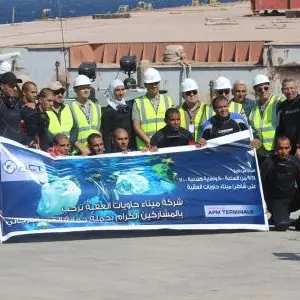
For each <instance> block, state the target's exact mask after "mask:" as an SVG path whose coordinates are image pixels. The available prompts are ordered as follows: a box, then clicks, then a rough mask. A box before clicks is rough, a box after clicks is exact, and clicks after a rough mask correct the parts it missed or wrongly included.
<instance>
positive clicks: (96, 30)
mask: <svg viewBox="0 0 300 300" xmlns="http://www.w3.org/2000/svg"><path fill="white" fill-rule="evenodd" d="M95 13H97V12H95ZM207 18H230V20H232V21H235V22H236V23H237V24H236V25H205V23H206V19H207ZM63 27H64V36H65V40H66V42H89V43H102V42H106V43H107V42H144V41H147V42H151V41H153V42H164V41H165V42H170V41H226V40H231V41H236V40H262V41H278V40H279V41H296V42H299V29H300V22H299V19H286V18H285V16H280V17H278V16H253V15H252V12H251V9H250V3H249V2H248V1H247V2H241V3H230V4H227V5H225V4H224V5H220V6H218V7H212V6H200V7H194V8H193V7H188V8H178V9H164V10H161V11H153V12H135V13H132V17H131V18H130V19H118V20H117V19H114V20H92V18H91V17H80V18H70V19H66V20H64V22H63ZM0 35H1V40H0V46H9V45H26V44H39V43H41V44H45V43H55V42H59V43H60V42H61V28H60V22H59V21H58V20H56V21H55V20H54V21H37V22H30V23H22V24H15V25H2V26H0ZM44 46H45V45H44Z"/></svg>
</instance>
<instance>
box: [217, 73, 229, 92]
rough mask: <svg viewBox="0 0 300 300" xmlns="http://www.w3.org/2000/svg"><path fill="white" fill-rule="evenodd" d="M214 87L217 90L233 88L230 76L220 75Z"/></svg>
mask: <svg viewBox="0 0 300 300" xmlns="http://www.w3.org/2000/svg"><path fill="white" fill-rule="evenodd" d="M214 89H215V90H225V89H231V82H230V80H229V79H228V78H226V77H224V76H220V77H218V78H217V80H216V81H215V85H214Z"/></svg>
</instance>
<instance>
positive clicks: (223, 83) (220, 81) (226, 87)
mask: <svg viewBox="0 0 300 300" xmlns="http://www.w3.org/2000/svg"><path fill="white" fill-rule="evenodd" d="M231 90H232V85H231V82H230V80H229V79H228V78H226V77H224V76H220V77H218V78H217V79H216V80H215V82H214V92H215V95H216V96H224V97H225V98H226V99H227V100H228V103H229V112H231V113H235V114H244V110H243V105H242V104H241V103H238V102H236V101H231V99H230V98H231V93H230V92H231ZM214 115H215V112H214V109H213V107H212V105H206V108H205V118H206V120H209V119H210V118H211V117H212V116H214Z"/></svg>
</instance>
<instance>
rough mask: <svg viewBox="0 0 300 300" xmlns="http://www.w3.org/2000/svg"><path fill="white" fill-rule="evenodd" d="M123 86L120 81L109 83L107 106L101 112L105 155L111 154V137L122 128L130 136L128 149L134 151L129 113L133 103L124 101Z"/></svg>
mask: <svg viewBox="0 0 300 300" xmlns="http://www.w3.org/2000/svg"><path fill="white" fill-rule="evenodd" d="M124 94H125V86H124V83H123V82H122V81H121V80H120V79H115V80H113V81H111V83H110V84H109V87H108V95H107V104H108V106H106V107H104V108H103V110H102V120H101V132H102V135H103V141H104V147H105V152H106V153H111V152H112V135H113V131H114V130H115V129H117V128H124V129H126V130H127V131H128V133H129V135H130V142H129V149H131V150H134V149H135V144H134V138H133V134H132V133H133V127H132V120H131V112H132V105H133V101H127V102H126V101H125V99H124Z"/></svg>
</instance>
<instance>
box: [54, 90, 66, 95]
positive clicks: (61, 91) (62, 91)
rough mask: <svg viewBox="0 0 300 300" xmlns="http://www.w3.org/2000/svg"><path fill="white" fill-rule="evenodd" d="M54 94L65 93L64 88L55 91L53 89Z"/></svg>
mask: <svg viewBox="0 0 300 300" xmlns="http://www.w3.org/2000/svg"><path fill="white" fill-rule="evenodd" d="M53 93H54V95H59V94H62V95H63V94H64V93H65V90H64V89H60V90H57V91H53Z"/></svg>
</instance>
